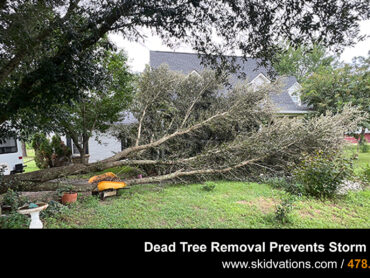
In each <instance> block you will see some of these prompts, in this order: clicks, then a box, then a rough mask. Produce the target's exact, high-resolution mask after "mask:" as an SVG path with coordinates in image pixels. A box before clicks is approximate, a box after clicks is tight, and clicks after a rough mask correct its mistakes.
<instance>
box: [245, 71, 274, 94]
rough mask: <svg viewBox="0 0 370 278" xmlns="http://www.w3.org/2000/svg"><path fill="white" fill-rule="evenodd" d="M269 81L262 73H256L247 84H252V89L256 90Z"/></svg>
mask: <svg viewBox="0 0 370 278" xmlns="http://www.w3.org/2000/svg"><path fill="white" fill-rule="evenodd" d="M268 83H271V81H270V80H269V79H268V78H267V77H266V76H264V75H263V74H262V73H260V74H258V75H257V76H256V77H255V78H254V79H253V80H252V81H251V82H250V83H249V84H251V85H252V87H253V90H254V91H256V90H258V89H259V88H261V87H262V86H263V85H265V84H268Z"/></svg>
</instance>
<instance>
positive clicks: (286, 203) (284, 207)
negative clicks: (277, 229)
mask: <svg viewBox="0 0 370 278" xmlns="http://www.w3.org/2000/svg"><path fill="white" fill-rule="evenodd" d="M295 200H296V199H295V198H294V197H292V196H289V197H285V198H284V199H282V201H281V203H280V204H279V205H277V206H276V209H275V220H276V221H278V222H280V223H281V224H285V223H289V222H290V217H289V214H290V212H291V211H292V210H293V203H294V202H295Z"/></svg>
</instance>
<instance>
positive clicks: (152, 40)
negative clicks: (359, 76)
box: [109, 20, 370, 72]
mask: <svg viewBox="0 0 370 278" xmlns="http://www.w3.org/2000/svg"><path fill="white" fill-rule="evenodd" d="M360 27H361V35H367V36H368V38H367V39H366V40H364V41H362V42H359V43H357V44H356V46H354V47H350V48H349V47H348V48H346V49H345V51H344V52H343V53H342V55H341V59H342V60H343V61H344V62H351V60H352V58H353V57H355V56H367V53H368V51H370V20H367V21H364V22H362V23H361V24H360ZM144 33H145V35H146V37H147V38H146V40H145V42H144V43H134V42H129V41H127V40H124V39H123V38H122V36H121V35H119V34H111V35H109V38H110V40H111V41H112V42H113V43H115V44H116V46H117V47H118V48H119V49H124V50H125V51H126V53H127V54H128V57H129V65H130V67H131V70H132V71H134V72H141V71H143V70H144V67H145V65H146V64H149V51H150V50H160V51H176V52H194V51H193V50H192V49H191V48H190V47H188V46H186V45H179V46H177V47H176V48H172V49H171V48H169V47H167V46H165V45H163V44H162V41H161V39H160V38H159V37H157V36H153V35H151V33H150V32H148V31H144Z"/></svg>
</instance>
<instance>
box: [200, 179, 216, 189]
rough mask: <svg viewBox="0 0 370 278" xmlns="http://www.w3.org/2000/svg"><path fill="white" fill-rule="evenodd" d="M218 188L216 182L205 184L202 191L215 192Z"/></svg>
mask: <svg viewBox="0 0 370 278" xmlns="http://www.w3.org/2000/svg"><path fill="white" fill-rule="evenodd" d="M215 188H216V184H215V183H214V182H209V181H207V182H205V183H204V185H203V186H202V189H203V190H204V191H213V190H214V189H215Z"/></svg>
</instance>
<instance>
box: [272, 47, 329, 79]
mask: <svg viewBox="0 0 370 278" xmlns="http://www.w3.org/2000/svg"><path fill="white" fill-rule="evenodd" d="M334 61H336V57H334V56H331V55H329V54H328V53H327V51H326V49H325V48H324V47H323V46H320V45H314V46H313V47H309V46H304V45H300V46H298V47H297V48H294V47H293V46H291V45H288V47H287V48H286V49H283V50H281V51H279V52H277V53H276V55H275V56H274V58H273V68H274V70H276V72H277V73H278V74H279V75H287V76H294V77H295V78H296V79H297V81H298V82H299V83H301V82H303V81H304V80H305V78H307V77H308V76H310V75H311V74H313V73H314V72H316V71H318V70H319V69H320V68H322V67H324V68H325V67H330V66H331V65H332V63H334Z"/></svg>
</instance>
